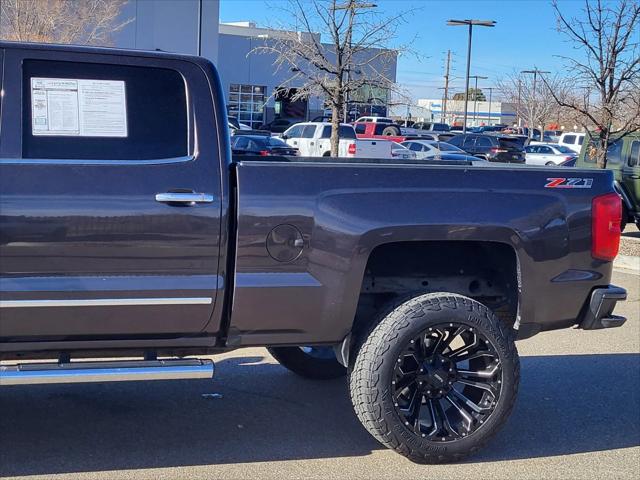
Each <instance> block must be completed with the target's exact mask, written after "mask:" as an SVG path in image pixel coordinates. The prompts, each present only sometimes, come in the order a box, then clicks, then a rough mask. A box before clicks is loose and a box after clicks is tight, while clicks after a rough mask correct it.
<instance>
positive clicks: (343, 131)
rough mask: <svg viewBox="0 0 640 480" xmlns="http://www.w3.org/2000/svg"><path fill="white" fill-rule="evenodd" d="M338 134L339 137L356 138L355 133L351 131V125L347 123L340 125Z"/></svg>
mask: <svg viewBox="0 0 640 480" xmlns="http://www.w3.org/2000/svg"><path fill="white" fill-rule="evenodd" d="M338 134H339V135H340V138H348V139H355V138H356V133H355V132H354V131H353V127H350V126H349V125H340V130H339V131H338Z"/></svg>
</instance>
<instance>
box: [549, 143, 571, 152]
mask: <svg viewBox="0 0 640 480" xmlns="http://www.w3.org/2000/svg"><path fill="white" fill-rule="evenodd" d="M553 148H555V149H556V150H558V151H559V152H560V153H575V152H574V151H573V150H571V149H570V148H569V147H565V146H564V145H558V146H556V147H553Z"/></svg>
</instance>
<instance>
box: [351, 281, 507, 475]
mask: <svg viewBox="0 0 640 480" xmlns="http://www.w3.org/2000/svg"><path fill="white" fill-rule="evenodd" d="M444 322H456V323H458V324H464V325H470V326H471V327H473V328H474V329H476V330H477V332H478V333H481V334H482V335H483V336H484V337H485V338H487V339H488V340H489V341H490V342H491V343H492V344H493V346H494V347H495V351H496V352H497V354H498V355H499V360H500V362H501V365H502V390H501V393H500V396H499V398H498V400H497V403H496V406H495V408H494V410H493V411H492V412H491V414H490V415H489V416H488V418H487V420H486V421H485V422H484V424H483V425H481V426H480V427H479V428H477V430H475V431H473V432H472V433H470V434H469V435H468V436H466V437H464V438H462V437H461V438H459V439H457V440H455V441H450V442H434V441H429V440H426V439H424V438H421V437H420V436H419V435H417V434H416V433H414V431H413V430H411V429H410V428H409V427H406V426H405V424H404V423H403V422H402V420H401V418H400V416H399V414H398V413H397V411H396V408H395V407H394V401H393V400H392V390H391V387H392V385H391V378H392V375H393V371H394V368H395V367H394V365H395V362H396V361H397V359H398V356H399V354H400V353H401V352H402V351H403V349H404V348H405V345H406V344H407V343H408V342H410V341H411V339H412V338H415V337H416V336H418V335H419V334H420V333H421V332H423V331H425V330H427V329H428V328H429V326H430V325H436V324H442V323H444ZM365 337H366V338H365V339H364V340H363V341H362V343H361V345H360V347H359V349H358V351H357V356H356V359H355V362H354V363H353V366H352V370H351V374H350V392H351V401H352V403H353V406H354V409H355V412H356V414H357V416H358V418H359V419H360V421H361V422H362V424H363V425H364V427H365V428H366V429H367V430H368V431H369V432H370V433H371V434H372V435H373V436H374V437H375V438H376V439H377V440H378V441H379V442H380V443H382V444H383V445H385V446H386V447H388V448H390V449H392V450H395V451H396V452H398V453H400V454H401V455H404V456H405V457H407V458H409V459H410V460H412V461H414V462H417V463H446V462H455V461H459V460H461V459H463V458H464V457H466V456H467V455H469V454H473V453H475V452H476V451H478V450H479V449H480V448H481V447H483V446H484V445H485V444H486V442H487V441H488V440H489V439H490V438H491V437H493V435H494V434H495V433H496V432H498V431H499V430H500V428H501V427H502V426H503V425H504V423H505V421H506V420H507V418H508V417H509V415H510V413H511V410H512V409H513V406H514V403H515V400H516V396H517V391H518V383H519V379H520V362H519V358H518V352H517V350H516V347H515V342H514V335H513V330H512V329H511V327H510V326H507V325H506V324H505V323H504V322H501V321H500V320H499V319H498V318H497V317H496V315H495V314H494V313H493V312H492V311H491V310H489V309H488V308H487V307H486V306H484V305H483V304H481V303H479V302H477V301H475V300H472V299H470V298H467V297H464V296H462V295H456V294H450V293H429V294H424V295H420V296H417V297H415V298H413V299H411V300H408V301H405V302H404V303H402V304H401V305H400V306H398V307H397V308H395V309H393V310H392V311H391V312H390V313H388V314H386V315H383V316H381V319H380V320H379V322H377V323H374V325H373V326H372V328H371V329H370V331H369V333H368V334H367V335H366V336H365Z"/></svg>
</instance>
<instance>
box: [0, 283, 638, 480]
mask: <svg viewBox="0 0 640 480" xmlns="http://www.w3.org/2000/svg"><path fill="white" fill-rule="evenodd" d="M613 282H614V283H616V284H618V285H621V286H624V287H625V288H627V289H628V291H629V301H627V302H626V303H624V304H621V305H619V307H618V310H617V311H618V313H620V314H622V315H625V316H627V318H628V319H629V320H628V321H627V323H626V324H625V325H624V326H623V327H621V328H618V329H611V330H602V331H597V332H584V331H580V330H563V331H557V332H548V333H543V334H540V335H538V336H536V337H534V338H532V339H529V340H525V341H522V342H519V343H518V349H519V351H520V354H521V356H522V382H521V386H520V395H519V399H518V402H517V405H516V408H515V410H514V412H513V414H512V417H511V419H510V420H509V422H508V423H507V426H506V427H505V428H504V430H503V431H502V432H500V433H499V434H498V435H497V437H496V438H495V439H494V440H493V441H492V442H491V443H490V444H489V445H488V447H486V448H485V449H484V450H483V451H482V452H481V453H479V454H477V455H476V456H474V457H473V458H470V459H468V460H467V461H465V462H464V463H461V464H456V465H440V466H421V465H415V464H413V463H411V462H409V461H408V460H406V459H404V458H403V457H401V456H399V455H397V454H395V453H393V452H391V451H388V450H386V449H384V448H382V447H381V446H380V445H379V444H378V443H377V442H376V441H375V440H373V439H372V438H371V437H370V436H369V435H368V434H367V432H366V431H365V430H364V429H363V428H362V427H361V426H360V424H359V423H358V420H357V419H356V417H355V415H354V414H353V413H352V409H351V405H350V403H349V400H348V393H347V387H346V382H345V381H344V380H338V381H329V382H313V381H307V380H303V379H300V378H298V377H296V376H295V375H293V374H290V373H289V372H287V371H286V370H285V369H283V368H282V367H280V366H279V365H277V364H276V363H275V362H274V360H273V359H272V358H271V357H270V356H269V355H268V354H267V352H266V350H264V349H259V348H254V349H246V350H238V351H235V352H232V353H231V354H227V355H223V356H218V357H216V361H217V367H218V371H217V378H216V379H215V380H214V381H184V382H183V381H180V382H146V383H137V384H133V383H132V384H103V385H58V386H47V387H45V386H29V387H7V388H4V389H3V390H2V391H1V392H0V475H2V476H4V477H9V476H30V478H35V477H33V476H41V478H47V479H56V478H65V479H74V480H76V479H89V478H91V479H93V478H100V479H154V480H155V479H172V480H173V479H181V478H225V479H240V478H278V479H285V478H302V477H304V478H318V479H323V480H326V479H334V478H345V479H352V478H389V479H396V478H437V479H443V480H444V479H448V478H452V479H453V478H455V479H456V480H459V479H461V478H463V479H464V478H492V479H525V478H530V479H541V478H550V479H556V478H558V479H559V478H562V479H582V478H593V479H600V478H609V479H624V478H634V479H636V478H638V477H637V474H638V472H640V354H639V352H640V323H639V320H640V318H639V317H640V300H639V297H640V293H639V287H640V276H638V275H629V274H625V273H620V272H616V273H615V274H614V279H613ZM543 300H544V299H541V301H543ZM206 393H216V394H221V395H222V397H221V398H203V397H202V394H206Z"/></svg>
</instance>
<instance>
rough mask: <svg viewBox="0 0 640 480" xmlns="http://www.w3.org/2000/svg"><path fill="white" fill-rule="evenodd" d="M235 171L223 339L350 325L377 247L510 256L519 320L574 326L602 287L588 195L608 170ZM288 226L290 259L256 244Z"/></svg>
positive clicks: (268, 337)
mask: <svg viewBox="0 0 640 480" xmlns="http://www.w3.org/2000/svg"><path fill="white" fill-rule="evenodd" d="M237 172H238V189H239V195H238V237H237V261H236V278H235V285H236V289H235V293H234V303H233V311H232V319H231V328H230V334H229V342H230V344H232V345H261V344H271V345H275V344H293V345H302V344H309V343H316V344H317V343H335V342H338V341H340V340H341V339H342V338H344V336H346V335H347V334H348V333H349V331H350V328H351V325H352V322H353V319H354V314H355V310H356V305H357V301H358V296H359V292H360V287H361V283H362V279H363V275H364V270H365V267H366V264H367V260H368V258H369V255H370V254H371V252H372V251H373V250H374V249H375V248H376V247H377V246H379V245H383V244H386V243H393V242H405V241H428V240H434V241H435V240H438V241H441V240H450V241H456V242H458V241H468V240H473V241H489V242H500V243H505V244H508V245H510V246H511V247H512V248H513V249H514V250H515V252H516V254H517V258H518V264H519V283H520V285H519V288H520V301H519V323H520V324H521V326H524V325H525V324H531V325H529V327H530V328H534V329H538V330H539V329H546V328H558V327H560V326H568V325H571V324H572V323H574V321H575V318H576V317H577V315H578V313H579V311H580V309H581V308H582V306H583V304H584V300H585V299H586V297H587V294H588V292H589V291H590V290H591V289H592V288H593V287H594V286H596V285H605V284H608V281H609V277H610V274H611V264H610V263H606V262H600V261H597V260H594V259H593V258H592V257H591V254H590V245H591V199H592V197H593V196H595V195H599V194H603V193H607V192H610V191H612V180H611V174H610V173H609V172H596V171H578V170H576V169H557V168H556V169H554V170H553V171H552V173H553V174H551V173H550V170H549V169H542V168H535V167H515V168H510V167H497V166H490V167H463V166H450V167H449V166H446V167H444V166H418V165H411V166H407V165H372V164H354V163H342V164H341V163H326V162H317V163H310V162H300V163H287V162H282V163H280V162H273V163H272V162H262V163H256V162H246V163H240V164H239V165H238V166H237ZM563 175H566V176H567V177H588V178H593V184H592V187H591V188H589V189H559V188H554V189H551V188H545V184H547V183H548V180H547V178H549V177H552V176H553V177H560V176H563ZM278 225H293V226H295V227H296V228H297V229H298V230H299V231H300V233H301V235H302V238H303V240H304V249H303V250H302V253H301V254H300V256H299V257H298V258H297V259H296V260H294V261H292V262H289V263H281V262H278V261H276V260H274V259H273V258H272V257H271V256H270V255H269V253H268V251H267V248H266V244H267V238H268V236H269V233H270V232H271V230H272V229H273V228H275V227H276V226H278Z"/></svg>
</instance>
